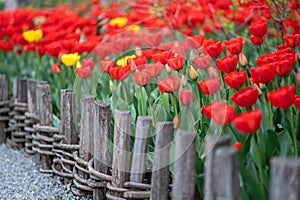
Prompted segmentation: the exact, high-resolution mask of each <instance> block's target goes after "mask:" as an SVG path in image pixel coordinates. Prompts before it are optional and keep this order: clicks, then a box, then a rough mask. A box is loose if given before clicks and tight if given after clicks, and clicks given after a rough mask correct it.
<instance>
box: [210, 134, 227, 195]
mask: <svg viewBox="0 0 300 200" xmlns="http://www.w3.org/2000/svg"><path fill="white" fill-rule="evenodd" d="M222 146H230V136H229V135H222V136H221V135H207V136H206V137H205V162H204V200H214V195H215V191H214V189H213V188H214V181H215V178H214V176H213V172H214V167H215V164H214V160H215V158H214V157H215V151H216V149H217V148H219V147H222ZM217 178H218V177H216V179H217Z"/></svg>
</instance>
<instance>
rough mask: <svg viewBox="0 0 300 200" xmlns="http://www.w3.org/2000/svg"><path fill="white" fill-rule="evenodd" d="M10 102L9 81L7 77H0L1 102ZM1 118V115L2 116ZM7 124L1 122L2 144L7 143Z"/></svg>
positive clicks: (0, 142) (0, 139)
mask: <svg viewBox="0 0 300 200" xmlns="http://www.w3.org/2000/svg"><path fill="white" fill-rule="evenodd" d="M7 100H8V80H7V76H6V75H2V74H1V75H0V102H1V101H7ZM0 116H1V114H0ZM5 128H6V122H0V144H2V143H5V141H6V133H5V131H4V129H5Z"/></svg>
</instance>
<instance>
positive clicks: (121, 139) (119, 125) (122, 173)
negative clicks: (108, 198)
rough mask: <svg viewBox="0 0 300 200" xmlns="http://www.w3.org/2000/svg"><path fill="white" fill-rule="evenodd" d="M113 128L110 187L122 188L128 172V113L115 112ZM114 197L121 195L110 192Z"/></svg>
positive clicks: (129, 131) (129, 132)
mask: <svg viewBox="0 0 300 200" xmlns="http://www.w3.org/2000/svg"><path fill="white" fill-rule="evenodd" d="M114 117H115V126H114V152H113V160H112V182H111V184H112V187H115V188H124V183H125V182H126V181H128V180H129V172H130V135H131V130H130V112H128V111H121V110H116V111H115V115H114ZM110 193H111V194H112V195H113V196H115V197H121V195H122V194H121V193H118V192H110Z"/></svg>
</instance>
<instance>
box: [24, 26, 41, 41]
mask: <svg viewBox="0 0 300 200" xmlns="http://www.w3.org/2000/svg"><path fill="white" fill-rule="evenodd" d="M23 37H24V39H25V40H26V41H27V42H29V43H32V42H37V41H39V40H40V39H42V37H43V31H42V30H41V29H37V30H29V31H25V32H24V33H23Z"/></svg>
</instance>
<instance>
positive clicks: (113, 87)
mask: <svg viewBox="0 0 300 200" xmlns="http://www.w3.org/2000/svg"><path fill="white" fill-rule="evenodd" d="M109 90H110V91H111V93H113V92H114V91H115V90H116V87H115V85H114V83H113V82H112V81H111V80H109Z"/></svg>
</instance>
